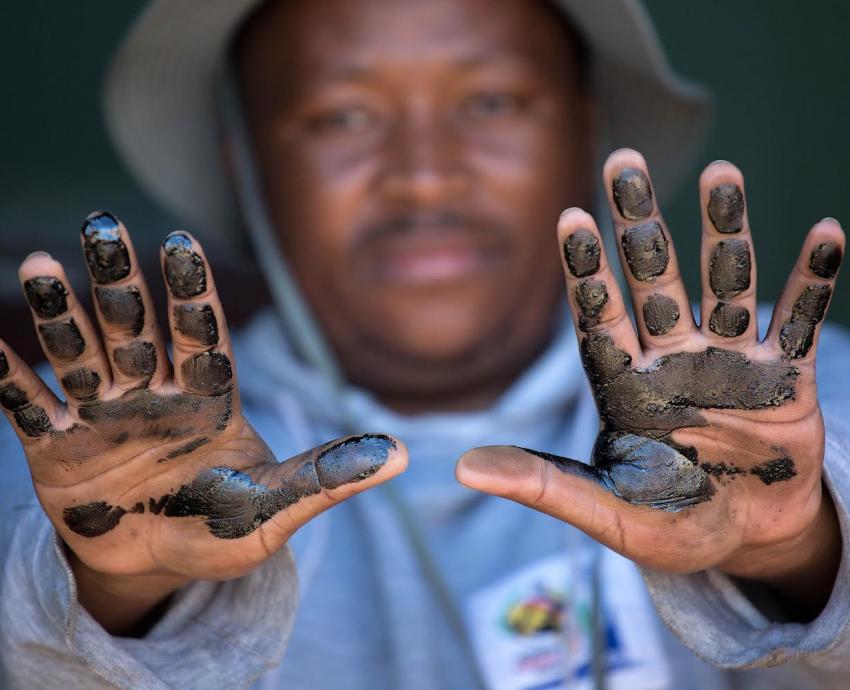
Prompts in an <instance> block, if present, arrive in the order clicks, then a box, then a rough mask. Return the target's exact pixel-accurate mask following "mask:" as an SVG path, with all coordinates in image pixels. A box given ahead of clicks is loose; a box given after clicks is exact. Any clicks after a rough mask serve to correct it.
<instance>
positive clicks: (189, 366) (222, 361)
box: [180, 352, 233, 395]
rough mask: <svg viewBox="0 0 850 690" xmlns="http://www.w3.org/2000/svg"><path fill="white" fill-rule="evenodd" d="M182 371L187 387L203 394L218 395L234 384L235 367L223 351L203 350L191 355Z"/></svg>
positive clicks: (183, 365) (184, 363)
mask: <svg viewBox="0 0 850 690" xmlns="http://www.w3.org/2000/svg"><path fill="white" fill-rule="evenodd" d="M180 371H181V372H182V374H183V381H184V383H185V385H186V387H187V388H188V389H189V390H191V391H194V392H195V393H200V394H201V395H217V394H220V393H223V392H225V391H227V390H229V389H230V387H231V386H232V385H233V368H232V367H231V365H230V359H228V357H227V355H226V354H224V353H223V352H202V353H201V354H199V355H194V356H193V357H189V358H188V359H186V360H185V361H184V362H183V364H182V366H181V367H180Z"/></svg>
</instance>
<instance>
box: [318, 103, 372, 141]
mask: <svg viewBox="0 0 850 690" xmlns="http://www.w3.org/2000/svg"><path fill="white" fill-rule="evenodd" d="M376 121H377V117H376V116H375V114H374V113H372V112H371V111H370V110H368V109H367V108H364V107H362V106H343V107H338V108H329V109H327V110H324V111H322V112H319V113H317V114H315V115H313V116H312V117H310V118H309V120H308V121H307V125H308V127H309V128H310V129H311V130H313V131H314V132H317V133H319V134H332V133H339V134H344V133H350V134H355V133H358V132H364V131H366V130H368V129H369V128H370V127H372V126H373V125H374V124H375V122H376Z"/></svg>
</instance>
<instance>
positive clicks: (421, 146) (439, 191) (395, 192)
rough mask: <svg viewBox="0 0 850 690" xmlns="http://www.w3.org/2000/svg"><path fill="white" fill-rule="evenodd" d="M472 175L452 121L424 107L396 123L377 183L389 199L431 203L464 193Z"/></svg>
mask: <svg viewBox="0 0 850 690" xmlns="http://www.w3.org/2000/svg"><path fill="white" fill-rule="evenodd" d="M470 177H471V176H470V171H469V169H468V167H467V166H466V165H465V163H464V155H463V150H462V146H461V145H460V141H459V140H458V137H457V136H455V133H454V132H453V131H452V127H451V123H450V122H448V121H446V120H444V119H441V118H440V117H439V114H437V113H434V112H432V111H430V110H424V109H423V110H420V111H419V112H408V113H407V114H405V115H404V116H403V117H402V118H400V119H399V121H398V122H397V123H396V125H395V126H394V128H393V132H392V135H391V136H390V137H388V139H387V141H386V150H385V155H384V163H383V165H382V166H381V172H380V174H379V179H378V183H379V186H380V187H381V191H382V193H383V195H384V196H385V197H386V199H387V200H388V201H391V202H394V203H398V204H400V205H405V206H407V205H410V206H418V207H428V206H439V205H441V204H445V203H447V202H451V201H454V200H457V199H458V198H459V197H462V196H463V195H464V194H466V193H467V192H468V190H469V184H470Z"/></svg>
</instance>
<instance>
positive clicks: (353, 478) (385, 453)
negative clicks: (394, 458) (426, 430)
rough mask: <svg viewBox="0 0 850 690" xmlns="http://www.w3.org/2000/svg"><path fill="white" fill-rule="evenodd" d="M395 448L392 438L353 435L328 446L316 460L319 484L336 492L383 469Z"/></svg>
mask: <svg viewBox="0 0 850 690" xmlns="http://www.w3.org/2000/svg"><path fill="white" fill-rule="evenodd" d="M396 447H397V446H396V443H395V441H394V440H393V439H391V438H390V437H389V436H383V435H381V434H366V435H364V436H355V437H353V438H349V439H346V440H345V441H342V442H341V443H338V444H336V445H335V446H331V447H330V448H328V449H326V450H324V451H322V453H321V454H320V455H319V457H318V458H317V459H316V474H317V475H318V477H319V483H320V484H321V485H322V487H324V488H325V489H336V488H337V487H339V486H342V485H343V484H350V483H351V482H359V481H362V480H363V479H367V478H368V477H371V476H372V475H373V474H375V472H377V471H378V470H379V469H381V467H383V466H384V464H385V463H386V462H387V458H388V457H389V455H390V450H391V449H395V448H396Z"/></svg>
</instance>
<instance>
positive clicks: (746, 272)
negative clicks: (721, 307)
mask: <svg viewBox="0 0 850 690" xmlns="http://www.w3.org/2000/svg"><path fill="white" fill-rule="evenodd" d="M751 268H752V266H751V261H750V245H749V244H748V243H747V242H746V240H721V241H720V242H718V243H717V246H715V247H714V250H713V251H712V252H711V258H710V259H709V261H708V282H709V284H710V285H711V289H712V290H713V291H714V294H715V295H717V296H718V297H719V298H720V299H729V298H730V297H734V296H735V295H737V294H740V293H741V292H743V291H744V290H746V289H747V288H748V287H750V271H751Z"/></svg>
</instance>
